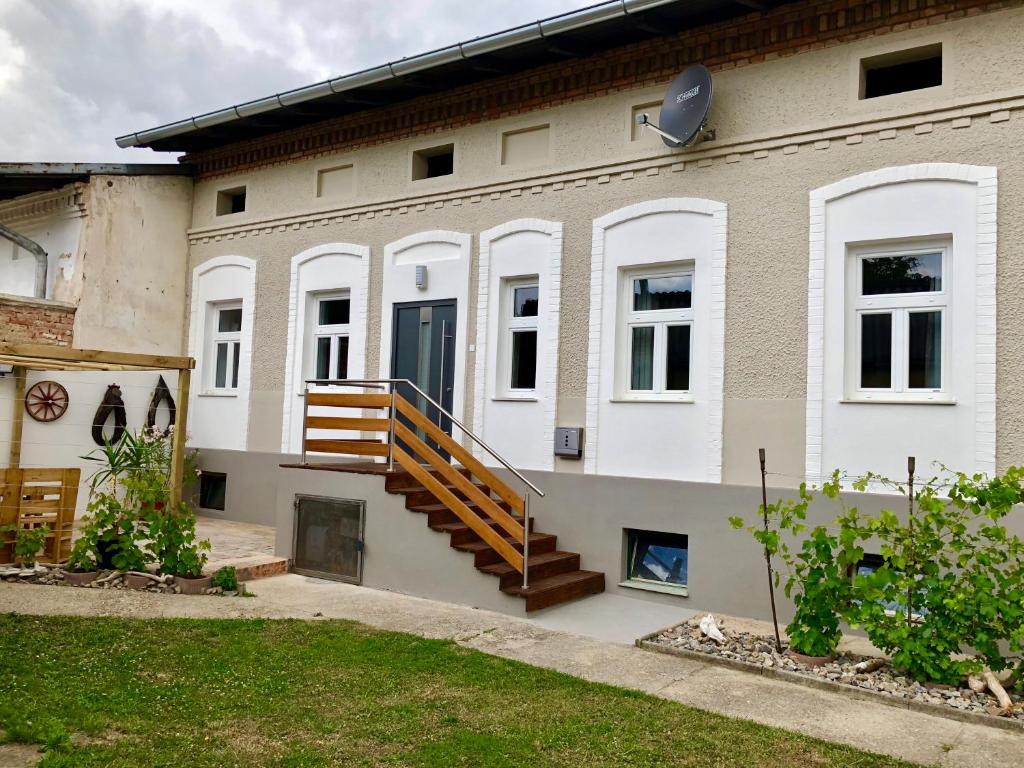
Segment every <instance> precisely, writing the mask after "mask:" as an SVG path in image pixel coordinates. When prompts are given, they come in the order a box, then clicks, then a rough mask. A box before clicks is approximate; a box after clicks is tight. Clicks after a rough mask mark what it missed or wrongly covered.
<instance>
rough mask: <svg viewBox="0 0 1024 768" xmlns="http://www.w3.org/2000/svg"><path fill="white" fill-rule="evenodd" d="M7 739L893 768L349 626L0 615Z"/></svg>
mask: <svg viewBox="0 0 1024 768" xmlns="http://www.w3.org/2000/svg"><path fill="white" fill-rule="evenodd" d="M0 729H2V730H3V731H4V734H3V736H2V738H4V739H6V740H7V741H12V742H27V743H38V744H42V745H44V746H45V748H46V752H45V756H44V758H43V761H42V763H41V765H43V766H48V767H49V768H54V767H55V766H102V767H104V768H105V767H108V766H109V767H113V766H125V767H126V768H128V767H130V768H142V767H150V766H189V768H200V767H201V766H245V767H246V768H249V767H250V766H302V767H303V768H306V767H307V766H309V767H311V766H324V765H346V766H347V765H388V766H394V765H401V766H445V767H447V766H487V767H488V768H494V767H500V766H516V768H521V767H522V766H534V765H559V766H573V767H574V768H578V767H586V768H589V767H590V766H601V765H636V766H645V767H646V766H659V765H685V766H700V767H701V768H707V766H738V767H739V766H742V767H743V768H750V766H773V767H775V766H779V767H784V766H800V767H801V768H805V767H806V766H844V768H850V767H852V766H883V765H884V766H894V765H903V764H902V763H900V762H899V761H895V760H891V759H888V758H882V757H878V756H874V755H868V754H865V753H863V752H858V751H857V750H854V749H851V748H848V747H842V746H837V745H833V744H828V743H825V742H821V741H817V740H815V739H811V738H806V737H803V736H798V735H795V734H791V733H787V732H785V731H780V730H776V729H772V728H766V727H763V726H760V725H754V724H752V723H748V722H745V721H742V720H733V719H729V718H726V717H721V716H719V715H714V714H710V713H707V712H702V711H699V710H695V709H690V708H688V707H685V706H682V705H679V704H675V703H672V702H669V701H663V700H661V699H656V698H653V697H651V696H646V695H644V694H640V693H634V692H630V691H626V690H622V689H618V688H613V687H610V686H606V685H598V684H594V683H587V682H584V681H582V680H578V679H576V678H573V677H570V676H568V675H563V674H560V673H556V672H549V671H546V670H543V669H538V668H536V667H530V666H527V665H525V664H520V663H517V662H513V661H507V660H504V659H499V658H495V657H493V656H488V655H486V654H483V653H479V652H477V651H472V650H468V649H465V648H461V647H459V646H457V645H455V644H453V643H451V642H446V641H437V640H425V639H423V638H420V637H415V636H412V635H404V634H397V633H393V632H381V631H377V630H374V629H371V628H369V627H366V626H363V625H360V624H356V623H352V622H339V621H324V622H316V623H309V622H302V621H262V620H252V621H242V620H223V621H213V620H186V619H174V620H129V619H113V618H96V619H80V618H36V617H29V616H15V615H7V616H0Z"/></svg>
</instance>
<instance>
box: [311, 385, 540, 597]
mask: <svg viewBox="0 0 1024 768" xmlns="http://www.w3.org/2000/svg"><path fill="white" fill-rule="evenodd" d="M305 384H306V386H305V392H304V393H303V397H302V404H303V405H302V463H303V464H305V463H306V416H307V415H308V413H309V403H308V401H307V399H306V395H308V394H309V387H310V385H313V386H321V387H358V388H360V389H387V390H388V392H389V394H390V395H391V419H390V420H391V425H390V428H389V430H388V469H392V468H394V460H393V457H392V453H391V448H392V446H393V445H394V443H395V385H396V384H408V385H409V386H410V387H412V389H413V390H415V391H416V392H417V393H419V394H420V395H421V396H422V397H423V399H425V400H426V401H427V402H428V403H430V404H431V405H433V406H434V407H435V408H437V410H438V411H440V412H441V413H443V414H444V415H445V417H446V418H447V419H448V420H449V421H451V422H452V423H453V424H455V425H456V426H457V427H458V428H459V429H461V430H462V433H463V434H464V435H467V436H468V437H469V439H470V440H472V441H473V442H474V443H476V444H477V445H479V446H480V447H481V448H483V449H484V450H485V451H487V453H489V454H490V455H491V457H492V458H493V459H495V460H496V461H497V462H499V463H500V464H501V465H502V466H503V467H505V469H507V470H508V471H509V472H511V473H512V474H513V475H515V476H516V477H517V478H519V480H520V481H521V482H522V483H523V484H524V485H525V486H526V487H527V488H530V489H531V490H532V491H533V492H534V493H536V494H537V495H538V496H540V497H542V498H543V496H544V491H542V490H541V489H540V488H538V487H537V486H536V485H534V484H533V483H531V482H530V481H529V480H527V479H526V478H525V477H523V475H522V473H521V472H520V471H519V470H518V469H516V468H515V467H513V466H512V465H511V464H509V463H508V461H506V460H505V459H504V458H503V457H502V456H501V455H499V454H498V452H497V451H495V450H494V449H493V448H491V447H490V446H489V445H488V444H487V443H485V442H484V441H483V440H481V439H480V438H479V437H477V436H476V435H475V434H473V432H471V431H470V429H469V428H468V427H467V426H466V425H465V424H463V423H462V422H461V421H459V420H458V419H457V418H455V416H454V415H452V414H451V413H450V412H449V411H448V410H447V409H445V407H444V406H443V405H441V404H440V403H439V402H437V401H436V400H435V399H434V398H432V397H431V396H430V395H428V394H427V393H426V392H424V391H423V390H422V389H420V388H419V387H418V386H417V385H416V384H414V383H413V382H411V381H409V379H306V382H305ZM529 586H530V494H529V492H527V493H525V494H523V589H528V588H529Z"/></svg>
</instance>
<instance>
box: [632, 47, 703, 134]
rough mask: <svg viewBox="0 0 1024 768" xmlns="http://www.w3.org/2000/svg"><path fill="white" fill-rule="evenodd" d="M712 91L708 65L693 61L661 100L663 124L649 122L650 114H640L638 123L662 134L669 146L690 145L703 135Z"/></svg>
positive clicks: (637, 118) (637, 119) (673, 82)
mask: <svg viewBox="0 0 1024 768" xmlns="http://www.w3.org/2000/svg"><path fill="white" fill-rule="evenodd" d="M711 91H712V88H711V73H710V72H708V68H707V67H705V66H704V65H703V64H692V65H691V66H689V67H687V68H686V69H684V70H683V71H682V73H681V74H680V75H679V76H678V77H677V78H676V79H675V80H673V81H672V84H671V85H670V86H669V87H668V91H667V92H666V94H665V100H664V101H662V103H661V125H660V126H659V125H655V124H654V123H652V122H650V119H649V116H648V115H647V113H643V114H640V115H637V117H636V122H637V124H638V125H643V126H646V127H648V128H651V129H652V130H653V131H654V132H655V133H657V134H658V135H659V136H661V140H662V141H664V142H665V146H667V147H672V148H673V149H675V148H677V147H687V146H690V145H691V144H694V143H696V142H697V141H699V140H700V139H702V138H704V135H705V123H706V121H707V117H708V110H709V109H710V108H711Z"/></svg>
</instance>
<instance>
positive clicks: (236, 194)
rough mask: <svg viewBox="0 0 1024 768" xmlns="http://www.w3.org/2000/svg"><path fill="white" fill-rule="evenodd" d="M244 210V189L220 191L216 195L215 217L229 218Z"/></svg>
mask: <svg viewBox="0 0 1024 768" xmlns="http://www.w3.org/2000/svg"><path fill="white" fill-rule="evenodd" d="M244 210H245V187H233V188H231V189H222V190H220V191H219V192H218V193H217V215H218V216H229V215H231V214H232V213H242V212H243V211H244Z"/></svg>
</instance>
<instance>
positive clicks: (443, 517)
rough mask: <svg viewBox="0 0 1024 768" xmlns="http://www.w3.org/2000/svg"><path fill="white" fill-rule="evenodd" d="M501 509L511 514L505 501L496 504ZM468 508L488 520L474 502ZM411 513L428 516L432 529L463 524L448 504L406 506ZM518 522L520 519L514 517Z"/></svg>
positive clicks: (467, 504)
mask: <svg viewBox="0 0 1024 768" xmlns="http://www.w3.org/2000/svg"><path fill="white" fill-rule="evenodd" d="M495 503H496V504H497V505H498V506H499V507H501V508H502V509H504V510H505V511H506V512H511V509H509V505H508V504H506V503H505V502H503V501H496V502H495ZM466 506H467V507H469V508H470V509H471V510H473V512H475V513H476V514H478V515H480V517H482V518H484V519H487V515H486V514H484V513H483V510H481V509H480V507H478V506H477V505H476V504H474V503H473V502H467V503H466ZM406 509H408V510H409V511H410V512H420V513H423V514H425V515H426V516H427V525H428V526H430V527H431V528H433V527H435V526H438V525H445V524H447V523H458V522H461V520H460V518H459V516H458V515H456V514H455V513H454V512H452V511H451V510H450V509H449V508H448V506H447V505H446V504H415V505H413V506H406ZM513 516H514V517H516V519H517V520H518V519H519V517H518V516H515V515H513Z"/></svg>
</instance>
